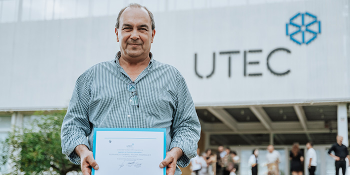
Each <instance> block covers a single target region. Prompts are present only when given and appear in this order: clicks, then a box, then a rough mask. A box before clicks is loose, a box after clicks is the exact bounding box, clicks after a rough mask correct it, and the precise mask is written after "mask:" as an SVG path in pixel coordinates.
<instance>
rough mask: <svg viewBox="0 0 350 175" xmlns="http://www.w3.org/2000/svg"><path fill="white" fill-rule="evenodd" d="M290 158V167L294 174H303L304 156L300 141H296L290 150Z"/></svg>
mask: <svg viewBox="0 0 350 175" xmlns="http://www.w3.org/2000/svg"><path fill="white" fill-rule="evenodd" d="M289 159H290V160H291V164H290V169H291V172H292V175H303V164H302V162H304V156H303V153H302V152H301V151H300V149H299V143H294V144H293V146H292V150H291V151H290V152H289Z"/></svg>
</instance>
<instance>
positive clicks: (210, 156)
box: [205, 149, 216, 175]
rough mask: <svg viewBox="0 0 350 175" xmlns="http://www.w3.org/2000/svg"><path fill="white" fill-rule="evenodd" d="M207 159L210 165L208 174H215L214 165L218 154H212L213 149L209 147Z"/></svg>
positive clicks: (206, 152)
mask: <svg viewBox="0 0 350 175" xmlns="http://www.w3.org/2000/svg"><path fill="white" fill-rule="evenodd" d="M205 160H206V161H207V165H208V174H209V175H212V174H214V167H215V166H213V165H214V164H215V163H216V156H215V155H213V154H212V151H211V149H207V150H206V151H205Z"/></svg>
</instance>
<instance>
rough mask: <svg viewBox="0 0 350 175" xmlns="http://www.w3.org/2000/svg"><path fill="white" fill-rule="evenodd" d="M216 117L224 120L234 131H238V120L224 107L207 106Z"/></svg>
mask: <svg viewBox="0 0 350 175" xmlns="http://www.w3.org/2000/svg"><path fill="white" fill-rule="evenodd" d="M207 109H208V111H209V112H210V113H212V114H213V115H214V116H215V117H216V118H218V119H219V120H221V121H222V123H224V124H225V125H227V126H228V127H229V128H230V129H232V130H233V131H237V121H236V120H235V119H234V118H233V117H232V116H231V115H230V114H229V113H228V112H226V111H225V110H224V109H222V108H211V107H210V108H207Z"/></svg>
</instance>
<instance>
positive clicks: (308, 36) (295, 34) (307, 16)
mask: <svg viewBox="0 0 350 175" xmlns="http://www.w3.org/2000/svg"><path fill="white" fill-rule="evenodd" d="M292 28H294V29H296V30H294V31H291V29H292ZM320 33H321V21H318V20H317V17H316V16H315V15H313V14H311V13H308V12H305V13H298V14H296V15H295V16H293V17H292V18H290V20H289V23H287V24H286V35H287V36H289V37H290V39H291V40H292V41H294V42H295V43H297V44H299V45H302V44H306V45H307V44H310V43H311V42H312V41H313V40H315V39H316V38H317V35H318V34H320Z"/></svg>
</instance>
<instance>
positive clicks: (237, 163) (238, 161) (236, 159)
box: [230, 151, 240, 174]
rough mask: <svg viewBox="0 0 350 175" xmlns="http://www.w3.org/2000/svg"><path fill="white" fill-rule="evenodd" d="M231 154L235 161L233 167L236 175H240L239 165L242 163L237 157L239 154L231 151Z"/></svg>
mask: <svg viewBox="0 0 350 175" xmlns="http://www.w3.org/2000/svg"><path fill="white" fill-rule="evenodd" d="M230 154H231V157H232V160H233V167H234V169H235V171H234V172H235V174H239V172H238V170H239V163H240V160H239V156H238V155H237V152H236V151H231V152H230Z"/></svg>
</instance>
